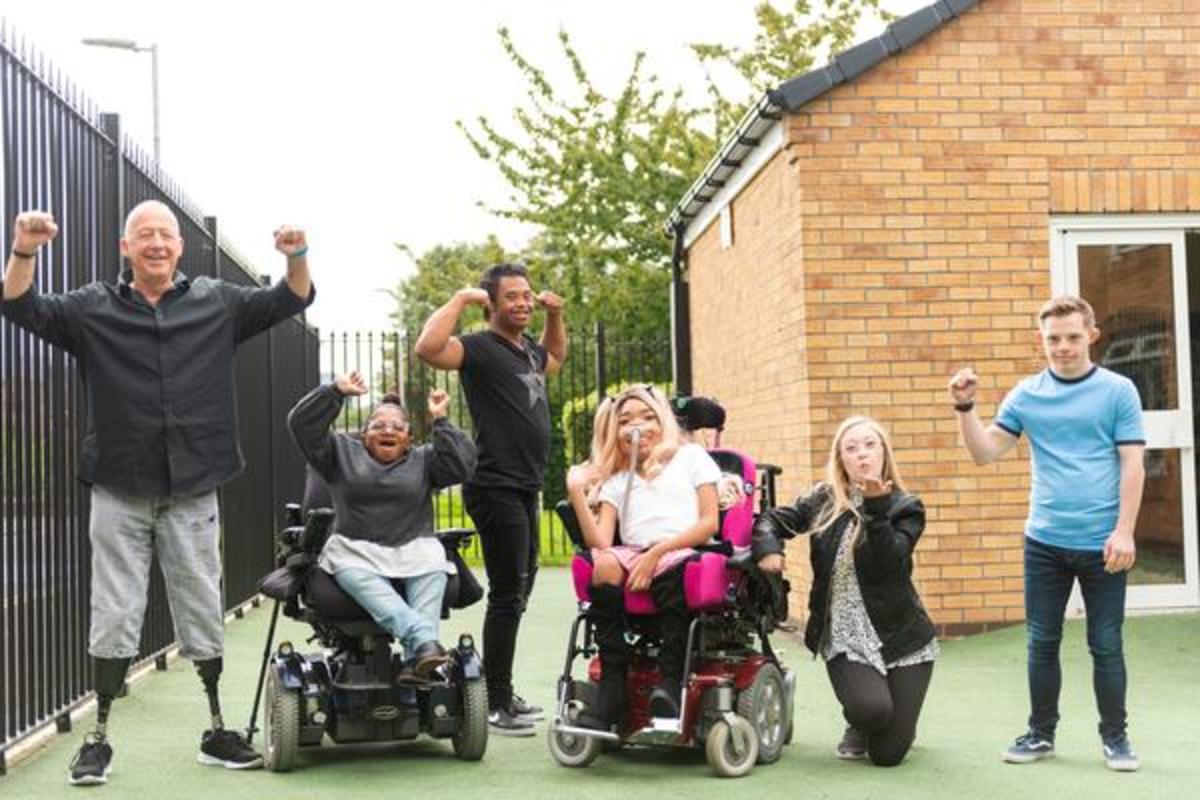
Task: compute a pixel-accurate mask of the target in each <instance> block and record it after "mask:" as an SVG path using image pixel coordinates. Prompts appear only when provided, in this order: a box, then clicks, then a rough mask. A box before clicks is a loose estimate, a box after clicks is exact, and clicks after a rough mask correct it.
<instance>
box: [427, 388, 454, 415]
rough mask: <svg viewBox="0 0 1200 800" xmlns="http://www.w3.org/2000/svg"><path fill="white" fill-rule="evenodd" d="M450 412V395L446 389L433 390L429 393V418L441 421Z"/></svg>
mask: <svg viewBox="0 0 1200 800" xmlns="http://www.w3.org/2000/svg"><path fill="white" fill-rule="evenodd" d="M449 410H450V395H449V394H448V393H447V392H446V390H445V389H431V390H430V392H429V416H431V417H433V418H434V419H441V418H442V417H444V416H446V412H447V411H449Z"/></svg>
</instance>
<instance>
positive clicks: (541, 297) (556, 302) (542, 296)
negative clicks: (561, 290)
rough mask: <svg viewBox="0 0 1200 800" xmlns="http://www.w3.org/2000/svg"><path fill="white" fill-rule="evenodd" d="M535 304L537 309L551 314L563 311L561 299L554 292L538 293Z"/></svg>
mask: <svg viewBox="0 0 1200 800" xmlns="http://www.w3.org/2000/svg"><path fill="white" fill-rule="evenodd" d="M537 304H538V308H544V309H546V311H547V312H549V313H551V314H554V313H558V312H561V311H562V309H563V299H562V298H561V297H559V296H558V295H556V294H555V293H554V292H538V296H537Z"/></svg>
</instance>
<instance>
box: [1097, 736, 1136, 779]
mask: <svg viewBox="0 0 1200 800" xmlns="http://www.w3.org/2000/svg"><path fill="white" fill-rule="evenodd" d="M1104 766H1106V767H1108V768H1109V769H1112V770H1116V771H1117V772H1137V771H1138V770H1139V769H1141V766H1142V760H1141V759H1140V758H1138V754H1137V753H1135V752H1134V751H1133V745H1131V744H1130V743H1129V739H1128V738H1127V737H1125V736H1122V737H1121V738H1120V739H1116V740H1115V741H1112V742H1108V743H1107V744H1105V745H1104Z"/></svg>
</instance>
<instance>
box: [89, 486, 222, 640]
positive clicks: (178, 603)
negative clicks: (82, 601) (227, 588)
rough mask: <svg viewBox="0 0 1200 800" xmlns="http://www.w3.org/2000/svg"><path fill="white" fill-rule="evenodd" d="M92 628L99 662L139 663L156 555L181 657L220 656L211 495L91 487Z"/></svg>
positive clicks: (217, 551)
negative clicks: (144, 493) (131, 660)
mask: <svg viewBox="0 0 1200 800" xmlns="http://www.w3.org/2000/svg"><path fill="white" fill-rule="evenodd" d="M89 534H90V537H91V540H92V597H91V606H92V626H91V636H90V642H89V645H88V652H90V653H91V654H92V655H93V656H96V657H97V658H133V657H134V656H136V655H137V651H138V640H139V639H140V637H141V633H142V619H143V617H144V616H145V614H146V599H147V598H146V587H147V586H148V584H149V582H150V563H151V559H152V558H153V557H154V555H155V553H157V554H158V563H159V566H160V567H162V573H163V578H165V579H166V580H165V584H166V587H167V601H168V602H169V603H170V605H171V619H172V620H174V622H175V635H176V636H177V637H178V638H179V654H180V655H182V656H183V657H184V658H190V659H192V660H197V661H203V660H207V659H211V658H216V657H217V656H219V655H221V653H222V651H223V650H224V646H225V615H224V613H223V611H222V608H223V604H222V602H221V546H220V537H221V519H220V514H219V511H218V508H217V493H216V492H215V491H212V492H205V493H204V494H200V495H195V496H194V497H142V496H139V495H132V494H125V493H123V492H117V491H113V490H111V489H106V488H104V487H103V486H100V485H96V486H93V487H92V512H91V521H90V524H89Z"/></svg>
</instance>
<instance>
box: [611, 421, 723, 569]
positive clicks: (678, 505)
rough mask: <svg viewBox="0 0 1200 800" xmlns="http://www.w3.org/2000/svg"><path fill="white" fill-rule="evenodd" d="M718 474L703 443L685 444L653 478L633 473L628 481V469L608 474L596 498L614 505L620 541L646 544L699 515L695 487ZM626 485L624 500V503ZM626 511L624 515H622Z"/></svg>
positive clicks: (677, 531) (682, 527)
mask: <svg viewBox="0 0 1200 800" xmlns="http://www.w3.org/2000/svg"><path fill="white" fill-rule="evenodd" d="M720 477H721V470H720V468H719V467H717V463H716V462H715V461H713V460H712V457H711V456H709V454H708V453H706V452H704V448H703V447H701V446H700V445H698V444H685V445H683V446H682V447H680V448H679V449H678V450H677V451H675V455H674V456H673V457H672V458H671V460H670V461H669V462H667V465H666V466H665V467H663V470H662V472H660V473H658V475H657V476H656V477H655V478H654V479H653V480H650V481H647V480H646V479H644V478H642V477H641V476H640V475H634V476H633V483H632V484H630V483H629V471H628V470H626V471H624V472H618V473H617V474H616V475H613V476H612V477H610V478H609V479H608V480H606V481H605V482H604V484H603V485H602V486H601V487H600V502H602V503H608V504H609V505H610V506H612V507H613V508H615V509H617V521H618V523H619V524H620V526H621V530H620V536H621V543H622V544H627V545H633V546H635V547H650V546H652V545H654V544H656V543H657V542H661V541H662V540H663V539H670V538H671V537H672V536H676V535H678V534H680V533H683V532H684V531H685V530H687V529H688V528H690V527H691V526H692V525H694V524H696V520H698V519H699V518H700V506H699V503H698V502H697V500H696V490H697V489H698V488H699V487H701V486H703V485H705V484H715V483H716V482H717V481H718V480H719V479H720ZM627 485H628V486H629V487H630V488H629V492H630V496H629V502H628V504H626V503H625V487H626V486H627ZM626 512H628V519H626V517H625V516H624V514H625V513H626Z"/></svg>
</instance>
